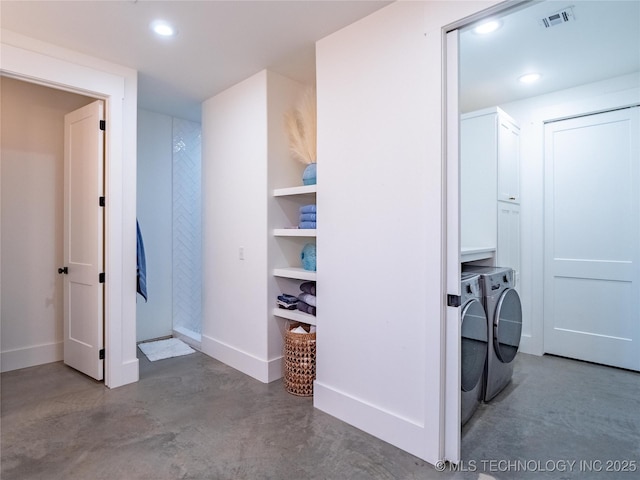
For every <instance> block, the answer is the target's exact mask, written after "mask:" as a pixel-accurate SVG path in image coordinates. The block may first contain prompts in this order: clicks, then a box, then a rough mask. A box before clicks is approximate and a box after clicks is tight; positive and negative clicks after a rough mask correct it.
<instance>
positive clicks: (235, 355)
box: [202, 334, 282, 383]
mask: <svg viewBox="0 0 640 480" xmlns="http://www.w3.org/2000/svg"><path fill="white" fill-rule="evenodd" d="M202 353H204V354H205V355H209V356H210V357H213V358H215V359H216V360H219V361H221V362H222V363H224V364H226V365H229V366H230V367H232V368H235V369H236V370H239V371H241V372H242V373H245V374H247V375H249V376H250V377H253V378H255V379H256V380H259V381H261V382H262V383H269V382H272V381H274V380H277V379H278V378H280V377H282V357H281V356H280V357H277V358H274V359H271V360H264V359H261V358H258V357H256V356H255V355H252V354H250V353H248V352H245V351H243V350H240V349H238V348H236V347H234V346H231V345H229V344H227V343H224V342H221V341H219V340H216V339H215V338H212V337H209V336H207V335H205V334H202Z"/></svg>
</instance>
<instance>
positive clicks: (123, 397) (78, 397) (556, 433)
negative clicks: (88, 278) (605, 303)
mask: <svg viewBox="0 0 640 480" xmlns="http://www.w3.org/2000/svg"><path fill="white" fill-rule="evenodd" d="M140 376H141V380H140V382H138V383H137V384H133V385H127V386H125V387H121V388H118V389H115V390H109V389H107V388H105V387H104V386H103V385H102V384H101V383H98V382H95V381H93V380H91V379H89V378H87V377H85V376H83V375H82V374H79V373H77V372H75V371H73V370H72V369H70V368H68V367H66V366H64V365H63V364H62V363H53V364H48V365H41V366H38V367H33V368H28V369H24V370H19V371H14V372H8V373H4V374H2V377H1V396H0V402H1V404H0V411H1V418H0V420H1V443H0V448H1V450H0V454H1V471H0V477H1V478H2V479H3V480H13V479H15V480H18V479H20V480H26V479H43V480H44V479H46V480H54V479H60V480H62V479H65V480H68V479H69V480H70V479H81V480H85V479H109V480H120V479H122V480H137V479H149V480H164V479H167V480H169V479H432V478H433V479H450V478H451V479H478V478H482V479H491V478H496V479H503V478H505V479H506V478H532V479H533V478H536V479H537V478H630V479H631V478H637V476H636V475H638V473H637V471H636V472H635V473H619V474H618V475H619V476H617V477H611V476H610V472H605V471H593V470H594V469H593V467H594V466H596V467H597V463H593V462H594V461H596V460H600V461H602V462H606V461H614V460H620V461H623V460H627V461H632V460H635V462H636V465H637V463H638V461H640V375H639V374H638V373H634V372H629V371H624V370H617V369H612V368H607V367H602V366H599V365H592V364H587V363H582V362H575V361H572V360H567V359H562V358H556V357H548V356H545V357H534V356H529V355H522V354H520V355H518V358H517V363H516V371H515V379H514V381H513V382H512V383H511V385H509V386H508V387H507V389H506V390H505V391H504V392H503V393H501V394H500V395H499V396H498V397H497V398H496V399H495V401H494V402H492V403H491V404H487V405H482V406H481V407H480V409H479V410H478V412H477V413H476V415H475V416H474V418H473V419H472V420H471V421H470V422H469V423H468V424H467V425H465V428H464V429H463V448H462V455H463V458H464V459H465V460H464V462H463V463H461V464H460V465H459V466H458V467H457V471H455V470H456V468H454V467H452V466H449V465H445V466H444V471H443V472H439V471H437V470H436V469H435V468H434V467H433V466H431V465H429V464H427V463H426V462H424V461H422V460H420V459H418V458H416V457H414V456H412V455H410V454H408V453H406V452H403V451H401V450H399V449H397V448H395V447H393V446H391V445H389V444H387V443H385V442H383V441H380V440H378V439H376V438H374V437H372V436H370V435H368V434H366V433H363V432H361V431H360V430H358V429H355V428H353V427H351V426H349V425H347V424H345V423H343V422H341V421H339V420H337V419H335V418H333V417H331V416H329V415H326V414H324V413H323V412H320V411H318V410H316V409H314V408H313V403H312V399H311V398H300V397H295V396H293V395H290V394H288V393H286V392H285V391H284V388H283V387H282V383H281V382H280V381H277V382H273V383H271V384H269V385H265V384H262V383H260V382H258V381H256V380H254V379H252V378H250V377H248V376H246V375H244V374H242V373H240V372H237V371H235V370H233V369H231V368H229V367H227V366H226V365H224V364H222V363H220V362H218V361H216V360H213V359H211V358H209V357H207V356H206V355H203V354H201V353H195V354H191V355H187V356H185V357H178V358H173V359H168V360H161V361H157V362H153V363H151V362H149V361H148V360H146V358H145V357H144V356H142V355H141V356H140ZM561 460H563V461H576V462H578V461H581V460H584V461H591V462H592V463H591V464H589V465H591V467H592V471H591V472H586V471H585V470H584V467H587V466H589V465H588V464H582V465H580V466H581V467H582V470H578V466H579V465H578V464H574V467H573V470H574V471H568V465H566V468H565V471H564V472H560V471H559V468H560V467H561V464H560V463H559V462H560V461H561ZM517 461H520V462H521V463H520V464H516V463H515V462H517ZM550 461H551V462H554V463H553V465H552V464H551V463H549V462H550ZM505 462H512V463H511V465H509V464H507V463H505ZM527 462H528V463H527ZM532 462H538V463H532ZM539 462H543V463H539ZM544 462H546V464H545V463H544ZM602 465H603V467H604V466H606V464H605V463H603V464H602ZM551 466H554V467H555V470H554V471H551V470H550V467H551ZM619 467H620V468H621V467H622V465H621V464H620V465H619ZM544 468H546V471H545V470H543V469H544ZM637 469H638V471H640V465H637ZM607 474H609V476H607Z"/></svg>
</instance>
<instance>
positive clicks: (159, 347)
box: [138, 338, 195, 362]
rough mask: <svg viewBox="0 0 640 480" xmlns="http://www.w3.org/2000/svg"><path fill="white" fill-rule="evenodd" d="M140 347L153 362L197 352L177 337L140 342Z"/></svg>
mask: <svg viewBox="0 0 640 480" xmlns="http://www.w3.org/2000/svg"><path fill="white" fill-rule="evenodd" d="M138 348H139V349H140V350H141V351H142V353H144V354H145V355H146V356H147V358H148V359H149V361H151V362H155V361H156V360H163V359H165V358H171V357H181V356H183V355H189V354H190V353H193V352H195V350H194V349H193V348H191V347H190V346H189V345H187V344H186V343H184V342H183V341H182V340H179V339H177V338H168V339H166V340H156V341H154V342H144V343H139V344H138Z"/></svg>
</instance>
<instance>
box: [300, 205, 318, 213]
mask: <svg viewBox="0 0 640 480" xmlns="http://www.w3.org/2000/svg"><path fill="white" fill-rule="evenodd" d="M300 213H301V214H302V213H316V206H315V204H313V205H303V206H302V207H300Z"/></svg>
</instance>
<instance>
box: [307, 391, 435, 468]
mask: <svg viewBox="0 0 640 480" xmlns="http://www.w3.org/2000/svg"><path fill="white" fill-rule="evenodd" d="M313 406H314V407H316V408H317V409H318V410H322V411H323V412H325V413H328V414H329V415H331V416H334V417H336V418H338V419H340V420H342V421H343V422H346V423H348V424H349V425H352V426H354V427H356V428H359V429H360V430H363V431H364V432H367V433H369V434H371V435H373V436H374V437H377V438H379V439H381V440H383V441H385V442H387V443H390V444H391V445H394V446H396V447H398V448H400V449H402V450H405V451H406V452H409V453H411V454H412V455H415V456H416V457H419V458H421V459H423V460H426V461H427V462H429V463H432V464H435V462H437V461H438V458H437V456H438V455H437V451H435V452H429V451H428V450H429V449H428V448H427V446H428V444H429V443H430V440H431V437H433V436H434V434H435V435H437V432H436V431H437V428H438V425H433V426H431V427H425V426H424V425H420V424H418V423H416V422H415V421H412V420H410V419H407V418H403V417H401V416H399V415H397V414H394V413H392V412H389V411H385V410H383V409H381V408H379V407H377V406H375V405H372V404H370V403H366V402H364V401H362V400H360V399H358V398H355V397H353V396H351V395H348V394H346V393H344V392H340V391H338V390H335V389H334V388H332V387H330V386H328V385H325V384H322V383H321V382H318V381H315V382H314V385H313ZM435 450H437V448H436V449H435ZM429 453H431V454H434V453H435V455H429Z"/></svg>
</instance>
